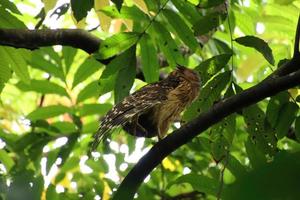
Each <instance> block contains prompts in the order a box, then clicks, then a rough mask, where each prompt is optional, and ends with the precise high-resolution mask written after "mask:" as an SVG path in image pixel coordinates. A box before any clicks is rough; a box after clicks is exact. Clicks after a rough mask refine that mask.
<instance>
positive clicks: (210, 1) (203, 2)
mask: <svg viewBox="0 0 300 200" xmlns="http://www.w3.org/2000/svg"><path fill="white" fill-rule="evenodd" d="M222 3H225V0H199V4H198V5H197V6H199V7H200V8H210V7H216V6H218V5H220V4H222Z"/></svg>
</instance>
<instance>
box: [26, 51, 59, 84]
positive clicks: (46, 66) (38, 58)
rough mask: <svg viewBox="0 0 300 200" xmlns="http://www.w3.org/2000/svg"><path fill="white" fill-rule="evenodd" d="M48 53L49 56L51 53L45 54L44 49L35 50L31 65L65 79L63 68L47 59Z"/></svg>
mask: <svg viewBox="0 0 300 200" xmlns="http://www.w3.org/2000/svg"><path fill="white" fill-rule="evenodd" d="M46 55H47V56H49V54H44V53H43V52H42V51H34V52H33V54H32V58H31V60H30V61H29V63H30V65H31V67H33V68H36V69H39V70H42V71H44V72H47V73H49V75H51V76H54V77H58V78H60V79H61V80H65V76H64V73H63V71H62V68H60V67H59V65H58V64H57V63H54V62H51V61H50V60H46V59H45V57H46ZM50 58H52V57H50Z"/></svg>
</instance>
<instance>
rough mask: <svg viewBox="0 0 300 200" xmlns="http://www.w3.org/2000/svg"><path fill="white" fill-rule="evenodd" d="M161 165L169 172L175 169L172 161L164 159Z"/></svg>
mask: <svg viewBox="0 0 300 200" xmlns="http://www.w3.org/2000/svg"><path fill="white" fill-rule="evenodd" d="M162 165H163V166H164V168H165V169H168V170H170V171H175V169H176V166H175V164H173V163H172V161H171V160H170V159H168V158H165V159H164V160H163V161H162Z"/></svg>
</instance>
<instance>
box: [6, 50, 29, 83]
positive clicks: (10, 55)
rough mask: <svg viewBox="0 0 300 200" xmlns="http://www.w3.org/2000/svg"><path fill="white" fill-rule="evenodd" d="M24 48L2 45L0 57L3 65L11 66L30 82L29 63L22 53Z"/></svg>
mask: <svg viewBox="0 0 300 200" xmlns="http://www.w3.org/2000/svg"><path fill="white" fill-rule="evenodd" d="M23 51H24V50H22V49H18V50H17V49H13V48H12V47H0V57H1V62H2V64H3V65H6V66H9V67H10V68H11V69H12V70H13V71H14V72H15V73H16V75H17V76H18V77H19V78H20V79H21V80H22V81H23V82H25V83H30V76H29V71H28V68H27V63H26V61H25V59H24V58H23V56H22V55H21V54H22V52H23Z"/></svg>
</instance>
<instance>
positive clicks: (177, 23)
mask: <svg viewBox="0 0 300 200" xmlns="http://www.w3.org/2000/svg"><path fill="white" fill-rule="evenodd" d="M162 14H163V15H164V16H165V17H166V18H167V20H168V22H169V24H170V25H171V26H172V28H173V29H174V30H175V32H176V34H177V35H178V37H179V38H180V39H181V40H182V41H183V42H184V43H185V44H186V45H187V46H188V47H189V48H190V49H191V50H192V51H194V52H195V51H196V50H197V48H199V47H200V45H199V44H198V42H197V40H196V38H195V36H194V34H193V32H192V31H191V29H190V28H189V27H188V25H187V24H186V23H185V22H184V21H183V20H182V19H181V17H180V16H179V15H178V13H175V12H174V11H172V10H169V9H164V10H163V11H162Z"/></svg>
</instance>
